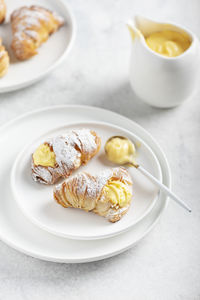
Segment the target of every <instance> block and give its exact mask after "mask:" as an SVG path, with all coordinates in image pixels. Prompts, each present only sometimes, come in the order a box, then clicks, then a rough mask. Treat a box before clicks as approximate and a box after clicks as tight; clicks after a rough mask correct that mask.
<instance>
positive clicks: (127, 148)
mask: <svg viewBox="0 0 200 300" xmlns="http://www.w3.org/2000/svg"><path fill="white" fill-rule="evenodd" d="M105 150H106V154H107V157H108V159H109V160H110V161H112V162H115V163H118V164H124V163H126V162H127V161H129V160H130V156H133V155H135V147H134V145H133V143H131V142H130V141H129V140H126V139H124V140H123V139H121V138H117V137H116V138H113V139H111V140H110V141H109V142H108V143H107V144H106V147H105Z"/></svg>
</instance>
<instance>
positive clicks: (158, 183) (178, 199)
mask: <svg viewBox="0 0 200 300" xmlns="http://www.w3.org/2000/svg"><path fill="white" fill-rule="evenodd" d="M133 166H135V167H136V168H137V169H138V170H139V171H140V172H141V173H142V174H143V175H145V176H146V177H148V178H149V179H150V180H151V182H153V183H154V184H155V185H156V186H157V187H159V188H160V190H161V191H163V192H164V193H165V194H166V195H167V196H169V197H170V198H171V199H173V200H174V201H176V202H177V203H178V204H179V205H180V206H182V207H183V208H185V209H186V210H187V211H189V212H191V211H192V210H191V208H190V207H189V206H188V205H187V204H186V203H184V202H183V201H182V200H181V199H180V198H179V197H177V196H176V195H175V194H174V193H173V192H171V191H170V189H169V188H168V187H166V186H165V185H164V184H163V183H161V182H160V181H159V180H158V179H156V178H155V177H154V176H153V175H151V174H150V173H149V172H148V171H147V170H145V169H144V168H143V167H142V166H138V165H134V164H133Z"/></svg>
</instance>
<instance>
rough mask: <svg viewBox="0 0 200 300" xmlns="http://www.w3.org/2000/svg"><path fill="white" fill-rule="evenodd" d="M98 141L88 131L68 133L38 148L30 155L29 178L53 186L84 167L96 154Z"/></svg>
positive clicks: (96, 136)
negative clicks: (30, 176) (30, 171)
mask: <svg viewBox="0 0 200 300" xmlns="http://www.w3.org/2000/svg"><path fill="white" fill-rule="evenodd" d="M100 146H101V139H100V137H99V136H98V135H97V134H96V132H95V131H92V130H89V129H79V130H72V131H69V132H67V133H66V134H63V135H60V136H56V137H54V138H51V139H49V140H48V141H45V142H44V143H43V144H41V145H39V146H38V148H37V149H36V150H35V152H34V153H33V154H32V165H31V168H32V177H33V179H34V180H35V181H39V182H40V183H44V184H53V183H55V182H56V181H57V180H58V179H59V178H60V177H64V178H66V177H68V176H70V175H71V173H72V172H73V171H74V170H76V169H78V168H79V167H80V166H81V165H82V164H86V163H87V162H88V161H89V160H90V159H91V158H92V157H93V156H95V155H96V154H97V152H98V151H99V150H100Z"/></svg>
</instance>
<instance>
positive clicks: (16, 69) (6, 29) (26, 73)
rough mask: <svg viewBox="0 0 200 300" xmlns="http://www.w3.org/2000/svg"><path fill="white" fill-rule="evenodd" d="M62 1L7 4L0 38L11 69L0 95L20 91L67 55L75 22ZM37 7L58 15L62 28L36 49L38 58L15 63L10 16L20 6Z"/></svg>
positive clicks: (13, 0)
mask: <svg viewBox="0 0 200 300" xmlns="http://www.w3.org/2000/svg"><path fill="white" fill-rule="evenodd" d="M66 2H67V1H62V0H56V1H55V0H34V1H33V0H7V1H6V5H7V17H6V22H5V24H1V26H0V37H1V38H2V40H3V44H4V45H5V46H6V49H7V50H8V52H9V56H10V60H11V63H10V67H9V69H8V73H7V74H6V75H5V76H4V77H3V78H1V79H0V93H2V92H8V91H13V90H17V89H20V88H23V87H25V86H27V85H30V84H32V83H34V82H36V81H37V80H39V79H40V78H42V77H44V76H45V75H47V74H48V73H49V72H50V71H52V70H53V69H54V68H55V67H56V66H57V65H58V64H59V63H60V62H61V61H62V60H63V59H64V58H65V57H66V56H67V54H68V53H69V51H70V49H71V47H72V43H73V41H74V38H75V31H76V29H75V27H76V26H75V20H74V17H73V15H72V13H71V11H70V9H69V8H68V6H67V5H66ZM30 5H40V6H43V7H45V8H48V9H50V10H52V11H56V12H57V13H58V14H60V15H61V16H62V17H63V18H64V20H65V25H64V26H63V27H61V28H60V29H59V30H58V31H57V32H56V33H54V34H52V36H51V37H50V38H49V39H48V41H47V42H45V43H44V44H42V45H41V46H40V48H38V54H37V55H36V56H34V57H33V58H31V59H29V60H26V61H22V62H21V61H17V60H16V58H15V57H14V55H13V53H12V50H11V48H10V44H11V40H12V32H11V25H10V23H9V22H10V21H9V19H10V14H11V13H12V12H13V10H14V9H16V8H19V7H21V6H30Z"/></svg>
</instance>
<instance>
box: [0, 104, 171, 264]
mask: <svg viewBox="0 0 200 300" xmlns="http://www.w3.org/2000/svg"><path fill="white" fill-rule="evenodd" d="M83 127H84V128H90V129H93V130H95V131H96V132H97V133H98V134H99V135H100V137H101V139H102V149H101V150H100V152H99V153H98V155H96V156H95V157H94V158H93V159H92V160H91V161H90V162H89V163H88V164H87V166H84V167H81V168H80V169H79V170H78V172H79V171H82V170H87V171H88V172H90V173H92V174H96V173H98V172H99V170H100V169H104V168H108V167H112V166H114V165H112V164H111V163H109V162H108V161H107V160H106V158H105V154H104V149H103V145H104V143H105V141H106V140H107V139H108V138H109V137H110V136H113V135H123V136H127V137H128V138H130V139H131V140H132V141H133V142H134V143H135V144H136V145H139V147H138V148H137V152H138V156H137V159H138V162H139V163H141V164H142V165H143V166H144V167H145V168H146V169H147V170H149V171H150V172H151V173H152V174H153V175H154V176H156V177H157V178H159V179H160V180H161V181H162V182H163V183H164V184H166V185H167V186H170V170H169V166H168V163H167V160H166V157H165V155H164V153H163V152H162V150H161V149H160V147H159V146H158V145H157V143H156V142H155V141H154V140H153V138H152V137H151V136H150V135H149V134H148V133H147V132H146V131H145V130H144V129H142V128H141V127H140V126H139V125H137V124H136V123H134V122H133V121H131V120H129V119H127V118H124V117H122V116H120V115H118V114H115V113H113V112H111V111H106V110H103V109H99V108H95V107H88V106H56V107H55V106H54V107H49V108H46V109H43V110H38V111H35V112H33V113H29V114H26V115H24V116H22V117H20V118H17V119H15V120H14V121H12V122H10V123H8V124H7V125H5V126H3V127H2V128H1V129H0V147H1V156H0V165H1V173H0V188H1V200H0V238H1V239H2V240H3V241H4V242H6V243H7V244H8V245H10V246H12V247H13V248H15V249H17V250H19V251H21V252H24V253H26V254H28V255H31V256H34V257H38V258H41V259H45V260H50V261H56V262H70V263H75V262H87V261H94V260H100V259H103V258H106V257H110V256H113V255H116V254H118V253H120V252H123V251H125V250H126V249H128V248H130V247H131V246H133V245H135V244H136V243H137V242H138V241H140V240H141V239H142V238H143V237H144V236H145V235H146V234H147V233H148V232H149V231H150V230H151V229H152V228H153V226H154V225H155V224H156V222H157V221H158V219H159V217H160V215H161V214H162V212H163V210H164V209H165V207H166V205H167V199H166V197H165V196H164V195H163V194H161V193H159V191H158V190H157V189H156V188H155V187H154V186H153V185H152V183H150V182H149V181H148V179H146V178H145V177H144V176H142V175H141V174H139V172H137V170H136V169H134V168H129V172H130V174H131V176H132V179H133V195H134V197H133V201H132V204H131V208H130V210H129V211H128V213H127V214H126V215H125V216H124V217H123V218H122V219H121V220H120V221H119V222H116V223H114V224H112V223H109V222H108V221H107V220H106V219H104V218H102V217H100V216H97V215H95V214H93V213H86V212H84V211H81V210H78V209H73V208H68V209H66V208H63V207H62V206H60V205H58V204H57V203H56V202H55V201H54V200H53V196H52V189H53V187H52V186H46V185H42V184H38V183H35V182H34V181H33V180H32V178H31V170H30V159H31V153H32V152H33V150H34V149H35V148H36V146H37V145H38V144H40V143H41V142H43V141H45V140H46V139H47V138H49V137H51V136H54V135H57V134H59V133H63V132H66V131H67V130H70V129H74V128H83Z"/></svg>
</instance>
